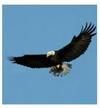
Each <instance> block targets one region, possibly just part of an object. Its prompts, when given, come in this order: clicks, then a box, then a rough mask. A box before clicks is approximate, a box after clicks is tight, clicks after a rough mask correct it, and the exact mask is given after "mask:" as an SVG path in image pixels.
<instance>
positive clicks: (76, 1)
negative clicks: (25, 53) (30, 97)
mask: <svg viewBox="0 0 100 108" xmlns="http://www.w3.org/2000/svg"><path fill="white" fill-rule="evenodd" d="M2 5H97V10H98V11H97V55H100V50H99V49H100V48H99V46H100V36H99V34H100V25H99V24H100V21H99V19H100V3H99V0H2V1H1V3H0V24H1V25H0V52H2ZM97 58H98V60H97V104H96V105H95V104H93V105H92V104H87V105H86V104H57V105H56V104H54V105H53V104H47V105H46V104H38V105H36V104H35V105H33V104H21V105H19V104H16V105H15V104H14V105H13V104H12V105H11V104H8V105H7V104H6V105H2V89H1V88H2V62H0V66H1V68H0V69H1V71H0V104H1V105H0V108H2V107H3V108H18V107H19V108H33V107H36V108H40V107H43V108H47V107H48V108H51V107H54V108H55V107H57V108H66V107H68V108H75V107H77V108H84V107H85V108H100V103H99V102H100V92H98V91H100V84H99V82H100V78H99V77H100V73H99V72H100V68H99V64H100V61H99V60H100V57H99V56H97ZM0 60H1V61H2V53H0Z"/></svg>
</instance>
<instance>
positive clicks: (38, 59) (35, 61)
mask: <svg viewBox="0 0 100 108" xmlns="http://www.w3.org/2000/svg"><path fill="white" fill-rule="evenodd" d="M95 29H96V26H94V25H93V24H91V23H90V24H88V23H86V25H85V27H84V26H82V28H81V31H80V33H79V35H78V36H74V37H73V38H72V40H71V42H70V43H69V44H68V45H66V46H64V47H63V48H61V49H59V50H55V51H49V52H47V54H33V55H23V56H20V57H10V58H9V59H10V61H12V62H13V63H17V64H20V65H24V66H27V67H30V68H51V69H50V73H53V74H54V75H55V76H62V75H66V74H67V73H69V71H70V69H71V68H72V65H71V64H69V63H65V62H70V61H72V60H74V59H76V58H78V57H79V56H80V55H82V54H84V52H85V51H86V50H87V48H88V46H89V44H90V42H91V38H92V36H94V35H96V33H94V31H95Z"/></svg>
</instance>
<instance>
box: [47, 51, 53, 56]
mask: <svg viewBox="0 0 100 108" xmlns="http://www.w3.org/2000/svg"><path fill="white" fill-rule="evenodd" d="M54 55H55V51H49V52H47V57H49V56H54Z"/></svg>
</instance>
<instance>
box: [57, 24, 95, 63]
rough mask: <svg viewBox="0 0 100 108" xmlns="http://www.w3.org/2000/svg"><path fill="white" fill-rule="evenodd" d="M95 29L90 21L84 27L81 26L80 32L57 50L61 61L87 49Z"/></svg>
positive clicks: (71, 58)
mask: <svg viewBox="0 0 100 108" xmlns="http://www.w3.org/2000/svg"><path fill="white" fill-rule="evenodd" d="M95 29H96V27H95V26H94V25H92V24H91V23H90V24H87V23H86V26H85V27H83V26H82V29H81V32H80V34H79V35H78V36H77V37H76V36H74V37H73V39H72V41H71V42H70V43H69V44H68V45H66V46H65V47H63V48H61V49H60V50H58V51H57V55H58V56H59V58H60V59H61V61H67V62H69V61H72V60H74V59H76V58H77V57H79V56H80V55H82V54H83V53H84V52H85V51H86V50H87V48H88V46H89V44H90V42H91V38H92V36H94V35H95V34H96V33H94V31H95Z"/></svg>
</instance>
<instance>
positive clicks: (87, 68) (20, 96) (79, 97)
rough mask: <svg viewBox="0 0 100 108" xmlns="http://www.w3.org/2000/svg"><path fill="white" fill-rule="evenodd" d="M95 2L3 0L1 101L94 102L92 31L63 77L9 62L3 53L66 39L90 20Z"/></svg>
mask: <svg viewBox="0 0 100 108" xmlns="http://www.w3.org/2000/svg"><path fill="white" fill-rule="evenodd" d="M96 19H97V17H96V6H88V5H87V6H77V5H76V6H67V5H66V6H34V5H33V6H32V5H30V6H17V5H16V6H10V5H9V6H7V5H4V6H3V103H4V104H96V102H97V92H96V90H97V89H96V87H97V85H96V81H97V77H96V75H97V69H96V67H97V63H96V59H97V53H96V51H97V50H96V36H95V37H93V39H92V40H93V41H92V42H91V44H90V46H89V48H88V50H87V51H86V53H85V54H84V55H82V56H81V57H80V58H78V59H76V60H74V61H72V62H71V64H72V70H71V71H70V73H69V74H68V75H66V76H63V77H55V76H53V75H52V74H49V69H46V68H44V69H31V68H27V67H24V66H21V65H17V64H12V63H11V62H10V61H9V60H8V57H10V56H21V55H24V54H38V53H40V54H41V53H47V51H49V50H56V49H59V48H62V47H63V46H64V45H66V44H68V43H69V42H70V41H71V39H72V37H73V36H74V35H78V33H79V32H80V29H81V27H82V25H85V23H86V22H92V23H93V24H95V25H96Z"/></svg>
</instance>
